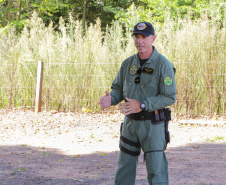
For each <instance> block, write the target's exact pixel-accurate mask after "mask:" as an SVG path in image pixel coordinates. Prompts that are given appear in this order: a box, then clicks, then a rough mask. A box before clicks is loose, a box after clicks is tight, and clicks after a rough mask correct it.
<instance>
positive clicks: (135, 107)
mask: <svg viewBox="0 0 226 185" xmlns="http://www.w3.org/2000/svg"><path fill="white" fill-rule="evenodd" d="M126 100H127V102H125V103H120V104H119V107H118V110H120V112H121V113H123V114H125V115H129V114H132V113H138V112H140V111H142V109H141V108H140V101H137V100H135V99H130V98H126Z"/></svg>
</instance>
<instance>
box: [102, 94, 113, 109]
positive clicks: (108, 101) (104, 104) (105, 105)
mask: <svg viewBox="0 0 226 185" xmlns="http://www.w3.org/2000/svg"><path fill="white" fill-rule="evenodd" d="M105 93H106V95H105V96H102V97H101V98H100V101H99V104H100V109H106V108H108V107H110V106H111V95H110V93H109V92H108V91H105Z"/></svg>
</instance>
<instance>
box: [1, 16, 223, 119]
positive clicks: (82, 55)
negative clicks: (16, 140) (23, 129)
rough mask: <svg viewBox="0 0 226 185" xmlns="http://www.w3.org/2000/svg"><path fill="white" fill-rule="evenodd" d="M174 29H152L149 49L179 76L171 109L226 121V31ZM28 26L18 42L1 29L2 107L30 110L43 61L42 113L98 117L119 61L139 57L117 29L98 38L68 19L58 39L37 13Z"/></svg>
mask: <svg viewBox="0 0 226 185" xmlns="http://www.w3.org/2000/svg"><path fill="white" fill-rule="evenodd" d="M179 22H180V23H179V24H178V23H176V22H175V21H172V20H168V21H166V23H165V24H164V25H163V26H162V27H160V26H158V25H157V24H156V35H157V39H156V42H155V44H154V45H155V46H156V48H157V50H158V51H159V52H160V53H162V54H163V55H164V56H166V57H167V58H168V59H169V60H170V61H171V62H172V63H173V64H174V66H175V67H176V69H177V72H176V80H177V102H176V103H175V104H174V105H173V106H172V108H173V110H174V111H175V112H178V113H181V114H196V115H201V114H202V115H213V114H218V115H224V113H225V105H226V102H225V94H226V93H225V74H226V73H225V71H226V70H225V65H226V64H225V61H226V29H225V25H226V24H223V26H222V25H217V24H215V23H213V22H214V21H213V22H211V21H207V19H206V18H205V17H203V19H202V20H197V21H195V22H191V21H190V20H186V19H184V20H179ZM153 24H154V25H155V23H153ZM30 25H31V26H30V27H29V29H28V28H25V29H24V30H23V32H22V34H21V35H19V36H17V35H16V33H15V30H11V31H8V32H7V33H5V32H4V31H3V30H0V42H1V52H0V71H1V74H0V75H1V85H0V108H6V107H7V108H13V107H25V108H28V109H34V106H35V94H36V83H37V79H36V76H37V65H38V61H43V62H44V81H43V94H42V108H43V109H45V110H47V111H48V110H50V109H58V110H61V111H76V110H81V108H82V107H88V108H90V109H92V110H93V111H98V110H99V105H98V102H99V98H100V97H101V96H102V95H104V92H105V90H109V91H110V86H111V83H112V81H113V80H114V78H115V77H116V75H117V72H118V70H119V68H120V65H121V63H122V61H123V60H124V59H126V58H127V57H129V56H130V55H132V54H134V53H136V49H135V47H134V44H133V39H132V37H131V32H130V31H128V30H126V32H125V33H124V34H123V29H122V27H121V26H120V24H119V23H118V22H114V23H113V24H112V26H111V27H108V29H106V32H103V31H101V28H100V25H101V22H100V21H99V20H97V22H96V24H95V25H90V26H89V27H87V28H86V31H85V33H84V34H83V30H82V26H81V22H79V21H75V20H73V19H72V18H71V22H70V23H68V24H65V23H64V20H61V21H60V27H59V28H60V31H59V32H55V31H54V30H53V27H52V25H51V24H50V25H49V27H45V25H44V23H43V22H42V20H41V19H40V18H39V17H37V15H36V14H33V17H32V19H31V20H30ZM177 25H180V26H179V27H178V26H177Z"/></svg>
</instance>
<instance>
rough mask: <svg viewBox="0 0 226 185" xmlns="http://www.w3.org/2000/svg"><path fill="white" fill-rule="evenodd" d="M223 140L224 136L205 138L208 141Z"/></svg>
mask: <svg viewBox="0 0 226 185" xmlns="http://www.w3.org/2000/svg"><path fill="white" fill-rule="evenodd" d="M219 140H221V141H224V136H216V137H213V138H206V141H210V142H216V141H219Z"/></svg>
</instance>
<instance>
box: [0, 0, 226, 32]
mask: <svg viewBox="0 0 226 185" xmlns="http://www.w3.org/2000/svg"><path fill="white" fill-rule="evenodd" d="M225 6H226V5H225V0H155V1H152V0H140V1H136V0H123V1H119V0H98V1H95V0H1V1H0V9H1V12H0V28H1V27H6V26H8V27H11V26H12V25H15V26H16V28H17V30H18V31H19V32H21V31H22V30H23V27H24V25H25V24H27V23H26V20H27V19H30V18H31V15H32V13H33V12H34V11H36V12H38V15H39V17H41V18H42V20H43V22H44V23H45V25H46V26H48V25H49V23H50V22H52V23H53V27H54V29H58V26H59V20H60V17H62V18H63V19H64V20H65V21H66V22H67V20H68V18H69V14H71V16H72V17H73V19H75V20H80V21H81V20H82V19H85V20H83V21H84V22H83V24H84V23H85V22H86V24H88V25H89V24H90V23H92V24H95V21H96V19H97V18H100V19H101V27H102V30H103V29H105V28H106V26H107V25H111V24H112V21H114V20H118V21H119V22H120V23H121V24H122V25H123V26H124V27H126V28H128V27H131V25H134V23H135V22H138V21H151V22H154V23H155V24H156V23H157V22H158V23H159V24H160V25H163V23H164V22H165V20H166V19H167V17H169V16H170V18H171V19H174V20H175V21H177V20H179V19H183V18H184V17H186V16H189V18H190V19H192V20H196V19H198V18H201V15H202V14H203V13H206V14H207V15H208V18H209V19H212V17H215V18H216V17H218V18H217V20H216V21H218V22H221V24H222V20H224V17H225Z"/></svg>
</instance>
